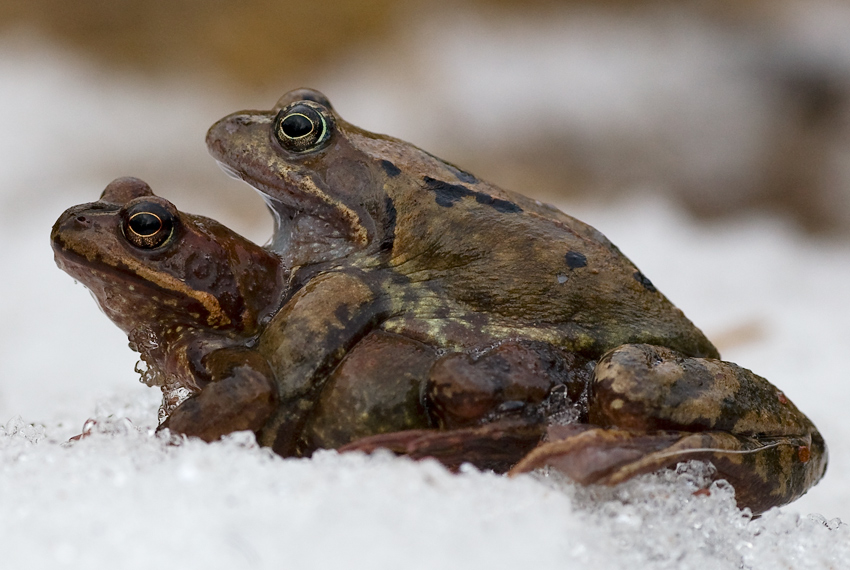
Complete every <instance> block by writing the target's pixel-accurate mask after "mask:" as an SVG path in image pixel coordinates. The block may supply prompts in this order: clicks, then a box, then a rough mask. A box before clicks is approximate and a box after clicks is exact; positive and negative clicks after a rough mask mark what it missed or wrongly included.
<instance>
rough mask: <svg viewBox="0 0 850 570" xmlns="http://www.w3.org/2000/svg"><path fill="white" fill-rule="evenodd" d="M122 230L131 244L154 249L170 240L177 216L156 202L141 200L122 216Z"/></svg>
mask: <svg viewBox="0 0 850 570" xmlns="http://www.w3.org/2000/svg"><path fill="white" fill-rule="evenodd" d="M122 219H123V221H122V230H123V233H124V236H125V237H126V238H127V241H129V242H130V243H131V244H133V245H134V246H136V247H140V248H142V249H154V248H157V247H160V246H161V245H163V244H164V243H166V242H167V241H168V238H170V237H171V235H172V233H174V225H175V220H176V218H175V216H174V214H173V213H172V212H169V211H168V210H167V209H166V208H164V207H163V206H162V205H161V204H158V203H156V202H140V203H137V204H134V205H133V206H131V207H130V208H129V209H128V210H127V211H126V212H124V215H123V216H122Z"/></svg>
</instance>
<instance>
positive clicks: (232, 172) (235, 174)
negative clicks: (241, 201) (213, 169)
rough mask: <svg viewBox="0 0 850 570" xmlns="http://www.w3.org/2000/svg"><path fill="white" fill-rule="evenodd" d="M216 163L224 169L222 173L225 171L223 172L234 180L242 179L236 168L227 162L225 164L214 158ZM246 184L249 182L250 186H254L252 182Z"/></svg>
mask: <svg viewBox="0 0 850 570" xmlns="http://www.w3.org/2000/svg"><path fill="white" fill-rule="evenodd" d="M216 163H217V164H218V167H219V168H221V169H222V170H223V171H224V173H225V174H227V175H228V176H229V177H231V178H233V179H234V180H239V181H243V180H242V175H241V174H239V172H237V171H236V169H234V168H233V167H231V166H230V165H229V164H226V163H224V162H222V161H220V160H216ZM248 184H249V185H250V186H251V187H252V188H253V187H254V185H253V184H250V183H248Z"/></svg>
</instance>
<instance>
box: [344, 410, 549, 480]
mask: <svg viewBox="0 0 850 570" xmlns="http://www.w3.org/2000/svg"><path fill="white" fill-rule="evenodd" d="M544 433H545V426H544V425H543V424H541V423H540V422H538V421H530V420H527V419H522V418H505V419H502V420H499V421H496V422H493V423H489V424H484V425H481V426H476V427H468V428H458V429H452V430H447V431H443V430H436V429H418V430H407V431H400V432H392V433H386V434H380V435H375V436H371V437H364V438H361V439H358V440H355V441H353V442H351V443H349V444H347V445H345V446H343V447H341V448H339V451H340V452H347V451H364V452H366V453H372V452H374V451H376V450H377V449H388V450H390V451H392V452H393V453H395V454H397V455H405V456H407V457H410V458H411V459H425V458H431V459H436V460H437V461H439V462H440V463H442V464H443V465H445V466H446V467H448V468H449V469H451V470H453V471H456V470H457V469H458V468H459V467H460V466H461V465H462V464H464V463H470V464H472V465H474V466H475V467H477V468H478V469H483V470H492V471H495V472H497V473H504V472H506V471H507V470H508V469H510V468H511V467H512V466H513V465H514V464H515V463H516V462H517V459H518V458H520V457H523V456H524V455H526V454H527V453H528V452H529V451H530V450H531V449H533V448H534V447H535V446H536V445H537V444H538V443H539V442H540V440H541V438H542V437H543V435H544Z"/></svg>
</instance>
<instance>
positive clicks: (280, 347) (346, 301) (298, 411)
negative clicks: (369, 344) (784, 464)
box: [257, 272, 386, 457]
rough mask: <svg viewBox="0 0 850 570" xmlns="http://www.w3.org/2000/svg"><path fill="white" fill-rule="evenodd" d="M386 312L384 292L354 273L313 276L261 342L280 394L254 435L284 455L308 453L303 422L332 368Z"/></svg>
mask: <svg viewBox="0 0 850 570" xmlns="http://www.w3.org/2000/svg"><path fill="white" fill-rule="evenodd" d="M375 289H376V290H378V289H379V287H375ZM385 313H386V308H385V306H384V303H382V296H381V295H380V294H379V293H377V292H376V291H375V290H373V287H372V286H370V284H368V283H367V280H366V278H365V277H363V276H361V275H360V274H358V273H353V272H352V273H346V272H333V273H326V274H323V275H320V276H318V277H315V278H313V279H311V280H310V281H309V282H308V283H307V284H306V285H305V286H304V287H303V288H302V289H300V290H299V291H298V292H297V293H296V294H295V295H294V296H293V297H292V299H290V300H289V301H288V302H287V303H286V305H284V307H283V308H282V309H281V310H280V311H278V313H277V314H276V315H275V317H274V319H273V320H272V321H271V322H270V323H269V325H268V327H267V328H266V330H265V331H264V332H263V334H262V336H261V337H260V343H259V350H260V352H261V353H262V354H264V355H266V357H267V358H268V361H269V364H270V365H271V368H272V369H273V370H274V371H275V377H276V384H277V391H278V395H279V398H280V405H279V406H278V409H277V410H276V411H275V413H274V414H273V415H272V417H271V418H270V419H269V421H268V422H267V423H266V425H265V426H264V427H263V429H262V430H261V431H260V433H259V434H258V436H257V440H258V441H259V442H260V444H261V445H266V446H269V447H271V448H272V449H273V450H274V451H275V452H276V453H278V454H279V455H282V456H284V457H289V456H292V455H301V454H304V453H309V449H308V447H309V444H308V442H306V441H305V440H304V437H303V435H304V434H303V430H304V427H305V422H306V420H307V418H308V417H309V414H310V413H311V411H312V410H313V408H314V406H315V405H316V402H317V400H318V399H319V396H320V394H321V391H322V388H323V387H324V385H325V383H326V381H327V379H328V377H329V375H330V373H331V371H332V370H333V369H334V368H335V367H336V366H337V365H338V364H339V362H340V361H341V360H342V358H343V357H344V356H345V355H346V353H347V352H348V351H349V350H350V349H351V348H352V347H353V346H354V345H355V344H356V343H357V342H358V341H359V340H360V339H362V338H363V337H364V336H365V335H366V334H368V333H369V331H371V330H372V329H374V328H375V326H376V324H377V323H378V322H379V321H380V320H381V318H382V317H383V316H384V315H385Z"/></svg>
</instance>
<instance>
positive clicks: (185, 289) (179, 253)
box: [50, 178, 283, 338]
mask: <svg viewBox="0 0 850 570" xmlns="http://www.w3.org/2000/svg"><path fill="white" fill-rule="evenodd" d="M50 238H51V243H52V246H53V251H54V254H55V259H56V263H57V265H58V266H59V267H60V268H61V269H62V270H64V271H65V272H67V273H69V274H70V275H71V276H72V277H74V279H77V280H78V281H80V282H81V283H83V284H84V285H85V286H86V287H87V288H88V289H89V291H91V293H92V295H93V296H94V298H95V300H96V301H97V302H98V304H99V305H100V307H101V308H102V309H103V311H104V313H106V315H107V316H108V317H109V318H110V319H111V320H112V321H113V322H115V324H117V325H118V326H119V327H120V328H121V329H122V330H123V331H124V332H126V333H128V334H129V335H130V336H131V337H132V336H133V332H134V331H138V330H140V329H144V330H146V331H149V332H150V334H152V335H153V336H155V337H158V338H168V337H169V336H174V334H175V331H177V332H179V331H180V330H182V329H192V330H194V331H210V332H213V331H214V332H215V333H216V334H229V335H240V336H241V335H244V336H250V335H253V334H255V332H256V330H257V329H258V327H259V326H260V324H261V322H262V320H263V319H264V318H266V317H267V316H268V315H269V314H270V313H271V312H272V311H274V310H275V309H276V308H277V306H278V304H279V302H280V299H281V296H282V293H281V291H282V289H283V285H282V283H283V275H282V271H281V263H280V259H279V258H278V257H277V256H275V255H274V254H272V253H270V252H268V251H266V250H264V249H263V248H261V247H259V246H257V245H255V244H253V243H252V242H250V241H248V240H246V239H244V238H242V237H241V236H239V235H237V234H236V233H234V232H232V231H230V230H229V229H227V228H226V227H224V226H222V225H221V224H219V223H218V222H215V221H214V220H210V219H208V218H203V217H200V216H193V215H190V214H184V213H182V212H179V211H178V210H177V209H176V208H175V207H174V205H173V204H171V202H169V201H167V200H165V199H163V198H159V197H157V196H155V195H154V194H153V192H152V191H151V189H150V187H149V186H148V185H147V184H146V183H145V182H143V181H141V180H138V179H135V178H119V179H117V180H115V181H113V182H112V183H110V184H109V185H108V186H107V187H106V189H105V190H104V192H103V194H102V195H101V197H100V200H98V201H97V202H93V203H89V204H82V205H79V206H74V207H72V208H69V209H68V210H66V211H65V212H64V213H63V214H62V215H61V216H60V217H59V219H58V220H57V221H56V223H55V224H54V225H53V230H52V232H51V235H50Z"/></svg>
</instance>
